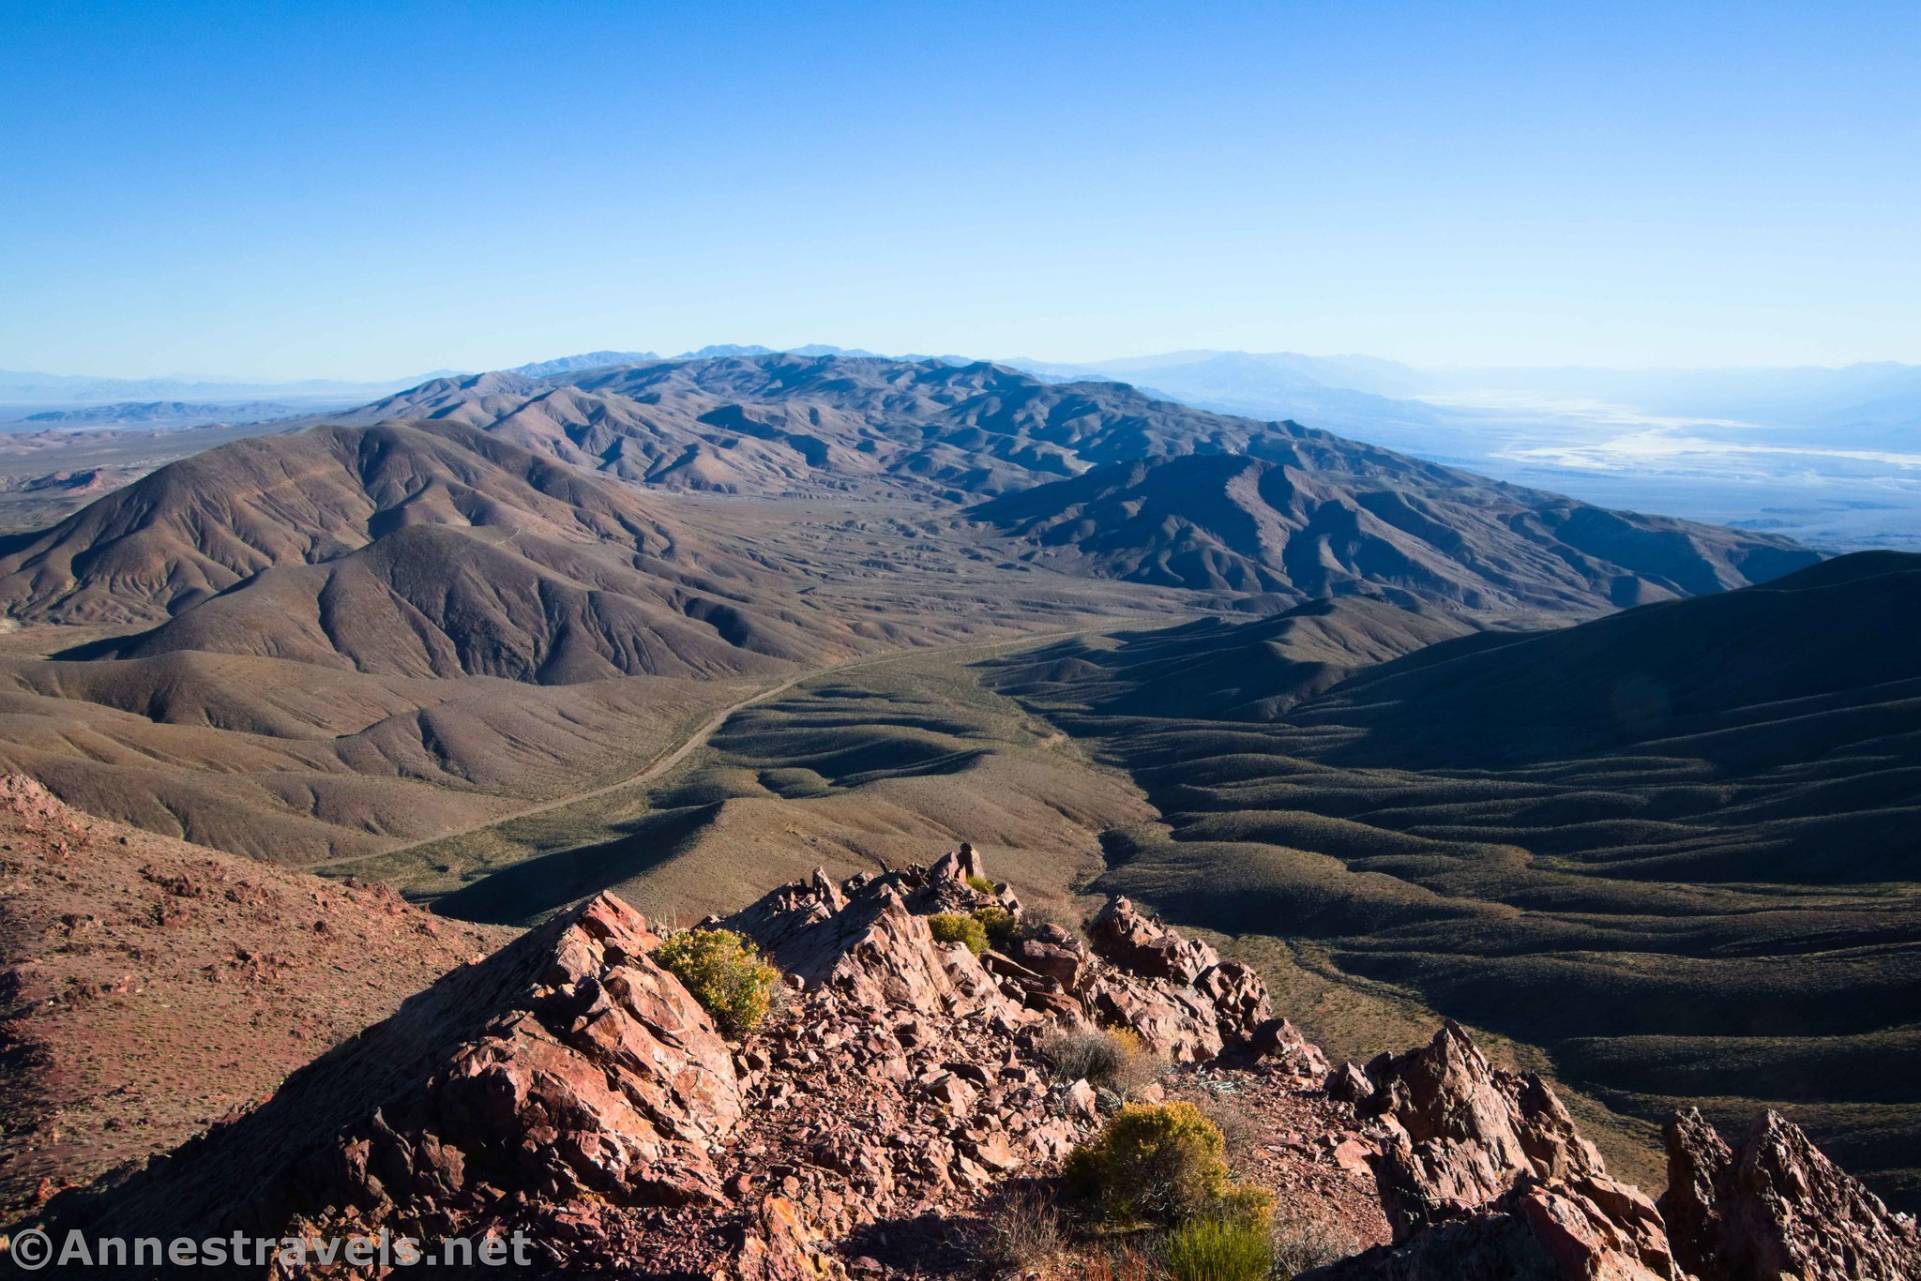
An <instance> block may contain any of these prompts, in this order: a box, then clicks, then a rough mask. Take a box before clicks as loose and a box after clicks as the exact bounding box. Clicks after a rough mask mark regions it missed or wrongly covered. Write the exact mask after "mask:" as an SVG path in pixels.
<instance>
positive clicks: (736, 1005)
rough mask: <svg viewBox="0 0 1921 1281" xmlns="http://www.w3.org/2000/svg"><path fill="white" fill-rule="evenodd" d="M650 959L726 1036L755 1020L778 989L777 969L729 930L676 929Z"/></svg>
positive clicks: (747, 1028) (747, 1029) (737, 1033)
mask: <svg viewBox="0 0 1921 1281" xmlns="http://www.w3.org/2000/svg"><path fill="white" fill-rule="evenodd" d="M654 960H656V961H657V962H659V963H660V965H661V967H662V968H663V969H665V970H667V971H668V972H669V973H671V974H672V975H673V976H674V977H675V978H677V979H679V980H680V981H681V982H682V983H683V984H684V985H686V988H687V990H688V991H689V992H690V993H692V994H693V997H694V999H695V1000H697V1001H699V1002H700V1003H701V1006H702V1007H703V1008H704V1009H706V1011H707V1012H708V1013H709V1014H711V1015H713V1017H714V1023H715V1025H716V1026H717V1027H719V1028H720V1030H721V1032H722V1033H723V1034H725V1035H726V1036H729V1037H741V1036H745V1035H746V1034H747V1033H749V1032H751V1031H753V1030H754V1029H755V1028H756V1027H758V1026H760V1022H761V1020H762V1019H764V1018H766V1017H767V1011H768V1010H769V1009H771V1008H772V1006H773V1001H774V994H775V993H776V992H778V991H779V989H780V971H778V970H776V969H775V968H774V967H773V966H771V965H769V964H767V963H766V962H765V961H763V960H761V959H760V953H759V951H757V950H756V949H755V947H754V945H753V944H752V943H750V942H748V941H747V940H746V939H744V938H742V937H741V936H740V935H739V934H736V933H735V932H734V931H732V930H682V931H680V932H679V933H677V934H671V935H669V936H668V937H667V938H666V939H665V940H663V941H662V943H661V945H660V946H659V947H658V948H657V949H655V951H654Z"/></svg>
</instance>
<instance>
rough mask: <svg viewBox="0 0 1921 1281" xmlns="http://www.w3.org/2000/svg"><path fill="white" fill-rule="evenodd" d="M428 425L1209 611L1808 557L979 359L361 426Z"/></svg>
mask: <svg viewBox="0 0 1921 1281" xmlns="http://www.w3.org/2000/svg"><path fill="white" fill-rule="evenodd" d="M419 418H427V419H442V420H447V421H455V422H460V423H464V424H468V425H471V426H473V427H476V428H478V429H482V430H485V431H486V432H488V433H490V434H493V435H497V436H500V437H503V438H505V439H509V440H512V441H514V442H515V443H517V444H520V445H522V446H524V447H525V448H528V449H531V450H535V451H537V452H542V453H545V454H548V455H551V456H553V457H557V458H560V459H563V460H564V461H567V462H569V463H572V464H574V465H577V466H582V467H588V468H593V469H598V470H601V471H604V472H608V473H611V474H613V475H617V476H620V477H622V478H623V479H627V480H633V481H640V482H644V483H647V484H650V485H655V486H660V487H664V488H669V489H713V490H721V491H724V492H729V493H739V494H758V495H777V494H802V495H809V494H811V495H823V494H850V495H862V496H866V497H868V498H894V499H899V498H903V497H910V498H915V499H920V500H923V501H925V500H930V499H932V500H941V501H954V502H965V501H969V500H973V499H979V498H982V497H988V498H993V499H994V501H992V502H989V503H986V504H984V505H981V506H979V507H977V508H975V509H974V511H973V514H974V515H975V516H977V517H978V518H979V519H981V520H983V521H985V522H988V523H989V524H991V525H992V526H994V527H995V528H998V529H1000V530H1001V531H1003V532H1004V533H1007V534H1010V535H1012V536H1013V537H1015V538H1016V539H1018V540H1020V541H1021V543H1023V544H1027V545H1028V546H1027V547H1026V548H1025V549H1022V550H1017V551H1016V552H1015V553H1014V554H1015V555H1017V556H1020V557H1022V558H1024V559H1026V560H1030V561H1033V562H1036V563H1039V564H1043V565H1047V566H1050V567H1053V568H1056V569H1060V570H1063V571H1065V572H1067V573H1070V574H1076V575H1089V574H1093V575H1102V576H1108V577H1113V578H1120V579H1125V580H1129V581H1134V582H1140V583H1151V584H1155V585H1160V586H1167V587H1178V588H1195V589H1201V590H1205V591H1209V592H1216V593H1221V592H1225V593H1257V594H1273V595H1277V596H1279V597H1281V598H1282V599H1288V600H1300V599H1306V598H1310V597H1315V596H1322V595H1328V594H1336V593H1341V592H1345V591H1349V590H1353V589H1354V587H1355V585H1357V584H1361V583H1370V584H1373V585H1375V586H1378V587H1383V588H1388V589H1394V590H1399V591H1402V592H1405V593H1410V594H1411V595H1410V596H1408V597H1405V599H1412V598H1413V597H1414V596H1418V597H1421V598H1424V599H1429V600H1436V601H1445V602H1449V603H1451V604H1453V605H1455V606H1457V607H1461V608H1466V609H1469V610H1473V611H1477V612H1485V613H1512V612H1516V611H1536V610H1547V611H1574V612H1577V613H1582V614H1593V613H1598V612H1601V611H1602V610H1605V609H1609V608H1616V607H1619V606H1621V605H1631V604H1638V603H1642V602H1644V601H1648V600H1660V599H1667V598H1670V597H1674V596H1680V595H1698V594H1702V593H1705V592H1712V591H1719V590H1723V589H1725V588H1729V587H1739V586H1743V585H1745V584H1747V583H1749V582H1757V581H1761V580H1762V579H1765V578H1769V577H1772V576H1774V575H1776V574H1780V573H1785V572H1788V571H1790V570H1792V569H1797V568H1800V567H1802V566H1804V565H1807V564H1811V563H1812V562H1813V561H1814V560H1815V559H1816V557H1815V556H1814V554H1813V553H1811V552H1808V551H1807V550H1806V549H1803V548H1800V547H1797V546H1795V545H1794V544H1793V543H1791V542H1788V541H1787V540H1784V539H1779V538H1773V537H1770V536H1765V535H1751V534H1745V533H1736V532H1733V531H1729V530H1722V529H1714V528H1710V527H1706V526H1700V525H1693V524H1689V523H1687V522H1683V521H1671V520H1662V519H1659V518H1653V517H1644V516H1637V515H1631V514H1626V513H1618V512H1610V511H1604V510H1602V509H1599V508H1595V507H1590V506H1588V505H1586V504H1583V503H1578V502H1575V501H1573V500H1571V499H1565V498H1559V497H1556V496H1554V495H1550V494H1545V493H1540V492H1536V491H1531V490H1525V489H1520V488H1516V487H1513V486H1508V485H1503V484H1499V483H1497V482H1494V481H1489V480H1485V479H1483V478H1481V477H1477V476H1472V475H1469V474H1467V473H1464V472H1459V471H1454V470H1452V469H1450V468H1446V467H1441V466H1437V465H1434V464H1431V463H1426V462H1422V461H1420V460H1418V459H1414V458H1411V457H1408V456H1406V455H1403V454H1396V453H1393V452H1391V451H1388V450H1383V449H1376V448H1374V447H1372V446H1368V445H1364V444H1361V443H1359V442H1356V441H1352V440H1346V439H1343V438H1341V437H1338V436H1333V435H1330V434H1328V433H1326V432H1321V431H1314V430H1311V429H1309V428H1305V427H1301V426H1299V425H1297V424H1294V423H1285V422H1282V423H1274V422H1265V423H1264V422H1257V421H1255V420H1252V419H1246V418H1235V417H1231V416H1228V415H1224V414H1214V413H1209V412H1206V411H1203V410H1197V409H1192V408H1188V407H1186V406H1183V405H1177V404H1172V403H1170V402H1166V401H1160V400H1156V399H1154V398H1152V397H1151V396H1148V395H1145V394H1143V393H1141V392H1139V391H1137V390H1136V389H1134V388H1132V387H1128V386H1126V385H1123V384H1120V383H1067V384H1049V383H1043V382H1040V381H1038V380H1036V379H1034V378H1031V377H1028V376H1026V375H1024V374H1020V373H1017V372H1015V371H1013V370H1010V369H1005V368H1001V367H999V366H995V365H990V364H986V363H977V364H973V365H964V366H957V365H952V364H946V363H942V362H935V361H928V362H923V363H919V364H912V363H907V362H901V361H889V360H879V359H866V358H844V357H818V358H809V357H801V356H791V355H780V356H763V357H754V358H726V359H717V360H700V361H676V362H656V363H650V364H644V365H636V366H628V367H616V368H611V369H595V370H588V371H584V372H580V373H575V374H563V375H559V376H557V377H555V378H552V379H546V380H534V379H527V378H523V377H520V376H518V375H513V374H485V375H479V376H477V377H474V378H468V379H463V380H442V381H440V382H435V383H428V384H425V385H423V386H421V387H418V388H414V389H412V390H411V391H408V392H403V393H401V394H399V395H397V396H394V397H390V398H388V399H387V400H384V401H381V402H378V403H377V404H374V405H370V406H367V407H365V408H363V409H361V410H357V411H355V412H354V413H353V414H352V415H351V416H350V419H351V420H352V421H357V422H377V421H382V420H386V419H419ZM996 496H997V497H996Z"/></svg>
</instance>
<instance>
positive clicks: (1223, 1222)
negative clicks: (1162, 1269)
mask: <svg viewBox="0 0 1921 1281" xmlns="http://www.w3.org/2000/svg"><path fill="white" fill-rule="evenodd" d="M1162 1257H1163V1261H1164V1264H1165V1266H1166V1268H1167V1275H1168V1276H1169V1277H1170V1278H1172V1281H1266V1278H1267V1277H1268V1275H1269V1274H1270V1273H1271V1272H1272V1271H1273V1270H1274V1249H1273V1247H1272V1246H1271V1245H1269V1244H1268V1240H1267V1230H1266V1229H1265V1228H1264V1227H1261V1226H1259V1225H1256V1224H1251V1223H1244V1222H1239V1221H1236V1220H1234V1219H1196V1220H1194V1221H1193V1222H1192V1223H1184V1224H1182V1225H1181V1226H1180V1227H1178V1228H1175V1229H1174V1230H1173V1231H1172V1232H1170V1233H1168V1234H1167V1242H1166V1245H1165V1247H1164V1253H1163V1256H1162Z"/></svg>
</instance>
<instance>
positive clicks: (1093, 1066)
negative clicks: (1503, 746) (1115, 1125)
mask: <svg viewBox="0 0 1921 1281" xmlns="http://www.w3.org/2000/svg"><path fill="white" fill-rule="evenodd" d="M1038 1048H1039V1050H1040V1056H1041V1058H1043V1059H1044V1060H1046V1062H1047V1065H1048V1066H1049V1067H1051V1068H1052V1069H1053V1070H1054V1079H1055V1080H1057V1081H1067V1082H1073V1081H1086V1082H1087V1083H1088V1084H1089V1085H1093V1086H1099V1087H1101V1088H1103V1089H1109V1090H1112V1091H1114V1093H1116V1094H1118V1095H1120V1096H1121V1097H1122V1098H1126V1097H1128V1096H1129V1095H1131V1094H1133V1093H1134V1091H1136V1090H1138V1089H1140V1088H1141V1087H1142V1086H1143V1085H1146V1084H1147V1083H1148V1082H1149V1081H1152V1080H1154V1079H1155V1078H1156V1077H1158V1076H1160V1074H1161V1061H1160V1060H1159V1059H1158V1058H1156V1057H1155V1056H1154V1054H1153V1053H1152V1052H1151V1051H1149V1050H1148V1048H1147V1047H1146V1046H1144V1045H1142V1044H1141V1038H1140V1037H1139V1036H1137V1035H1135V1033H1134V1031H1133V1029H1131V1028H1075V1029H1072V1030H1064V1031H1059V1032H1050V1033H1049V1034H1048V1035H1046V1036H1044V1037H1042V1038H1041V1043H1040V1045H1039V1047H1038Z"/></svg>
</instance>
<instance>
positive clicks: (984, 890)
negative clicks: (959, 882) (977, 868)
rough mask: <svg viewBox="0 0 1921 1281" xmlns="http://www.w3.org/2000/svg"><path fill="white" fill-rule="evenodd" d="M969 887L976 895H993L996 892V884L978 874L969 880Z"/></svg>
mask: <svg viewBox="0 0 1921 1281" xmlns="http://www.w3.org/2000/svg"><path fill="white" fill-rule="evenodd" d="M967 885H968V888H970V889H972V890H973V891H974V892H975V893H976V894H992V893H993V892H994V882H992V881H990V880H988V879H987V878H986V877H985V876H982V875H981V874H980V873H978V872H976V873H975V874H974V875H972V876H970V877H968V878H967Z"/></svg>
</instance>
